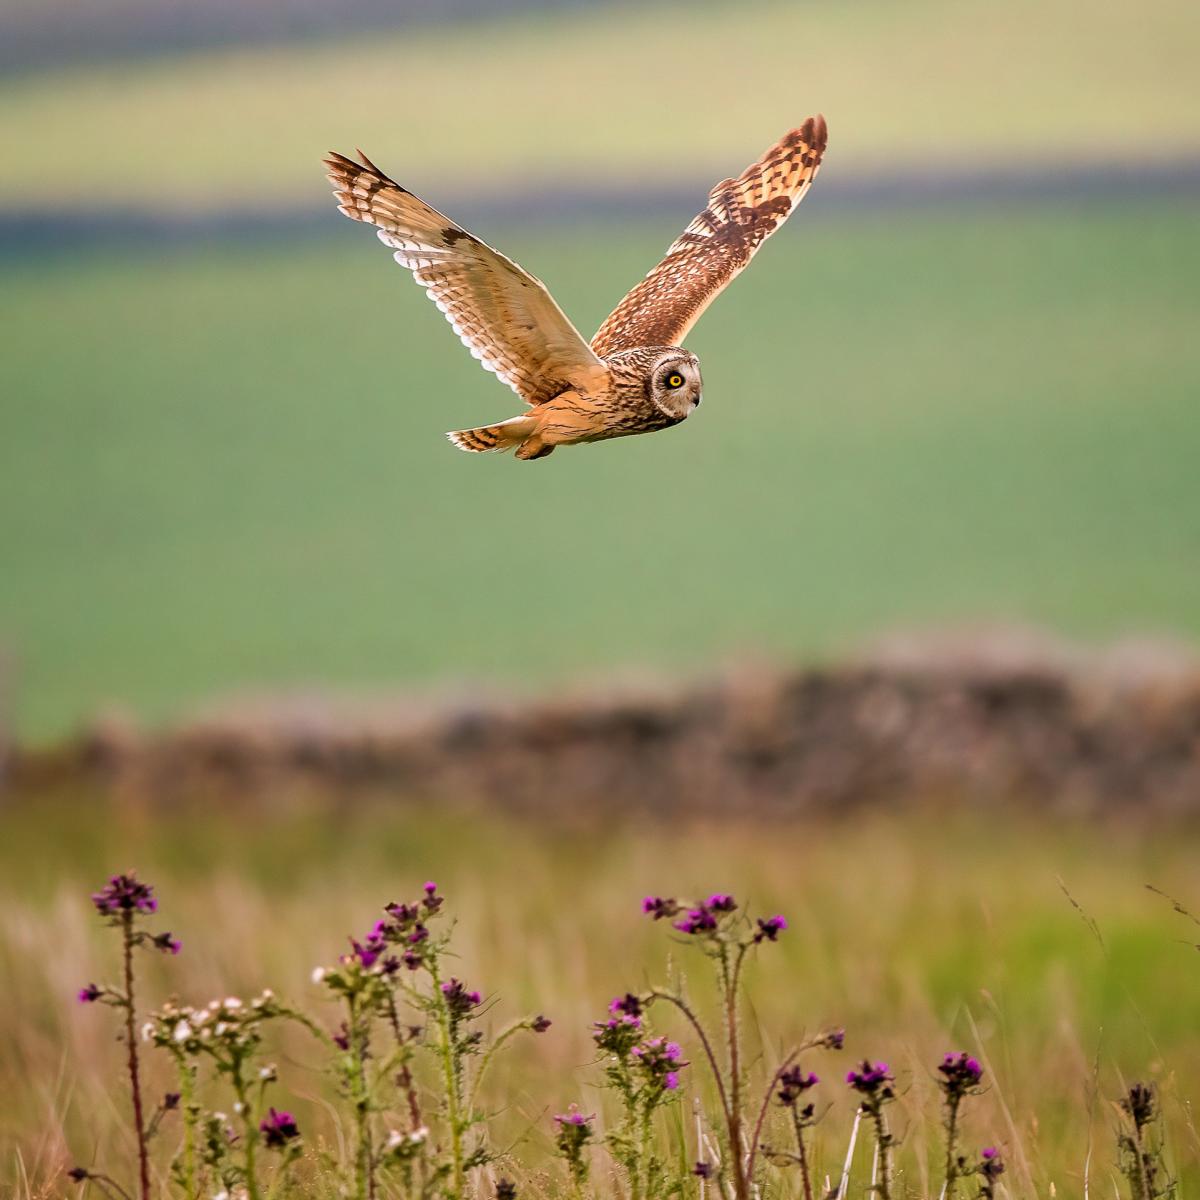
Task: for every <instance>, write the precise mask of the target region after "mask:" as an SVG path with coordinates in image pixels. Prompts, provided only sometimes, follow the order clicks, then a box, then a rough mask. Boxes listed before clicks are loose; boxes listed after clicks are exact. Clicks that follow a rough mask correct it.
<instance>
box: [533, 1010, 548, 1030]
mask: <svg viewBox="0 0 1200 1200" xmlns="http://www.w3.org/2000/svg"><path fill="white" fill-rule="evenodd" d="M551 1024H552V1022H551V1020H550V1018H549V1017H547V1016H543V1015H542V1014H541V1013H538V1015H537V1016H536V1017H534V1018H533V1021H532V1022H531V1023H530V1026H529V1028H530V1029H532V1030H533V1032H534V1033H545V1032H546V1030H547V1029H549V1028H550V1026H551Z"/></svg>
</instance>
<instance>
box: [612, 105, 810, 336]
mask: <svg viewBox="0 0 1200 1200" xmlns="http://www.w3.org/2000/svg"><path fill="white" fill-rule="evenodd" d="M826 137H827V131H826V128H825V118H824V117H821V116H817V117H809V119H808V120H807V121H805V122H804V124H803V125H802V126H801V127H800V128H799V129H793V130H790V131H789V132H788V133H786V134H784V136H783V137H782V138H780V139H779V141H778V142H776V143H775V145H773V146H772V147H771V148H770V149H769V150H768V151H767V152H766V153H765V154H764V155H763V156H762V158H760V159H759V160H758V161H757V162H755V163H752V164H751V165H750V166H748V167H747V168H746V169H745V170H744V171H743V172H742V173H741V175H739V176H738V178H737V179H723V180H721V182H720V183H718V184H717V186H716V187H714V188H713V190H712V191H711V192H710V193H709V196H708V205H707V207H706V208H705V209H704V211H703V212H701V213H698V214H697V216H696V217H695V219H694V220H693V221H692V223H691V224H690V225H689V226H688V227H687V228H686V229H685V230H684V231H683V233H681V234H680V235H679V237H678V238H677V239H676V240H675V241H674V243H672V245H671V247H670V249H669V250H668V251H667V253H666V256H665V257H664V258H663V260H662V262H660V263H659V264H658V266H656V267H655V268H654V270H652V271H651V272H650V274H649V275H647V276H646V278H645V279H643V280H642V282H641V283H639V284H638V285H637V287H635V288H634V289H633V291H631V292H630V293H629V294H628V295H627V296H626V297H625V299H624V300H622V301H621V303H620V304H618V305H617V307H616V308H615V309H614V310H613V312H612V313H611V314H610V315H609V316H608V318H607V319H606V320H605V322H604V324H603V325H601V326H600V329H599V330H598V331H597V333H596V336H595V337H594V338H592V349H593V350H594V351H595V352H596V353H597V354H599V355H600V356H601V357H603V356H605V355H608V354H614V353H616V352H617V351H620V350H629V349H632V348H633V347H635V346H678V345H680V343H682V341H683V339H684V337H685V336H686V335H687V332H688V330H689V329H691V328H692V326H693V325H695V323H696V322H697V321H698V320H699V318H700V314H701V313H703V312H704V310H705V309H706V308H707V307H708V306H709V305H710V304H711V303H712V301H713V300H714V299H715V298H716V297H717V296H718V295H719V294H720V293H721V292H722V291H724V289H725V288H726V287H728V286H729V284H730V283H731V282H732V280H733V279H734V278H735V277H736V276H737V275H739V274H740V273H741V272H742V271H743V270H745V268H746V266H747V264H748V263H749V262H750V260H751V259H752V258H753V257H754V253H755V251H756V250H757V249H758V248H759V246H761V245H762V244H763V242H765V241H766V240H767V238H769V237H770V236H771V234H772V233H774V232H775V230H776V229H778V228H779V227H780V225H782V224H783V223H784V221H786V220H787V219H788V217H789V216H790V215H791V213H792V210H793V209H794V208H795V207H796V205H797V204H799V203H800V201H801V200H803V199H804V195H805V193H806V192H807V191H808V189H809V187H811V186H812V181H813V180H814V179H815V178H816V175H817V170H818V168H819V167H820V165H821V156H822V154H824V152H825V141H826Z"/></svg>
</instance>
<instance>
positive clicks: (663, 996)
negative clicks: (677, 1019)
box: [650, 988, 729, 1125]
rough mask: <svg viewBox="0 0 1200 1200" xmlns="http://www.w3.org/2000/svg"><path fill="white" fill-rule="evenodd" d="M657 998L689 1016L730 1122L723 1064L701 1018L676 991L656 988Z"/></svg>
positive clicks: (723, 1110) (724, 1113) (690, 1023)
mask: <svg viewBox="0 0 1200 1200" xmlns="http://www.w3.org/2000/svg"><path fill="white" fill-rule="evenodd" d="M650 995H651V996H653V997H654V998H655V999H658V1000H666V1001H667V1002H668V1003H670V1004H673V1005H675V1007H676V1008H677V1009H679V1011H680V1012H681V1013H683V1015H684V1016H685V1017H686V1018H687V1021H688V1024H689V1025H691V1027H692V1029H694V1030H695V1032H696V1036H697V1037H698V1038H699V1039H700V1045H701V1047H702V1048H703V1050H704V1057H705V1058H707V1059H708V1065H709V1068H710V1069H711V1070H712V1076H713V1080H714V1081H715V1082H716V1085H717V1095H718V1096H719V1098H720V1100H721V1112H722V1114H723V1115H724V1117H725V1123H726V1125H728V1124H729V1098H728V1096H727V1095H726V1092H725V1080H724V1078H723V1075H722V1072H721V1064H720V1063H719V1062H717V1056H716V1053H715V1052H714V1051H713V1048H712V1043H711V1042H710V1041H709V1040H708V1034H706V1033H705V1032H704V1026H703V1025H701V1024H700V1018H699V1017H697V1016H696V1014H695V1013H694V1012H693V1011H692V1008H691V1006H690V1005H689V1004H688V1003H687V1001H686V1000H684V999H683V998H682V997H681V996H677V995H675V993H674V992H665V991H661V990H660V989H658V988H655V989H654V990H653V991H652V992H651V993H650Z"/></svg>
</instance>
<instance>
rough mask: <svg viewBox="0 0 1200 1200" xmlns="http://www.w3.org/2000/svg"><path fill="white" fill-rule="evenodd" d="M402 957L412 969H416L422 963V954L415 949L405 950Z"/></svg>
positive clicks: (405, 963)
mask: <svg viewBox="0 0 1200 1200" xmlns="http://www.w3.org/2000/svg"><path fill="white" fill-rule="evenodd" d="M400 959H401V961H402V962H403V963H404V965H405V966H406V967H407V968H408V969H409V970H410V971H415V970H416V969H417V968H418V967H419V966H420V965H421V956H420V955H419V954H417V953H416V952H415V951H413V950H405V952H404V953H403V954H402V955H401V956H400Z"/></svg>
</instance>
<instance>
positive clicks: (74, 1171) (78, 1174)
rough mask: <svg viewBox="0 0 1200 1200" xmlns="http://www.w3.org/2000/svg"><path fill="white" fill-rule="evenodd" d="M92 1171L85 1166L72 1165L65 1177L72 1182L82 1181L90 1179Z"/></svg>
mask: <svg viewBox="0 0 1200 1200" xmlns="http://www.w3.org/2000/svg"><path fill="white" fill-rule="evenodd" d="M91 1177H92V1173H91V1172H90V1171H89V1170H88V1169H87V1167H72V1168H71V1169H70V1170H69V1171H68V1172H67V1178H68V1179H70V1180H71V1181H72V1182H73V1183H83V1181H84V1180H85V1179H91Z"/></svg>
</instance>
